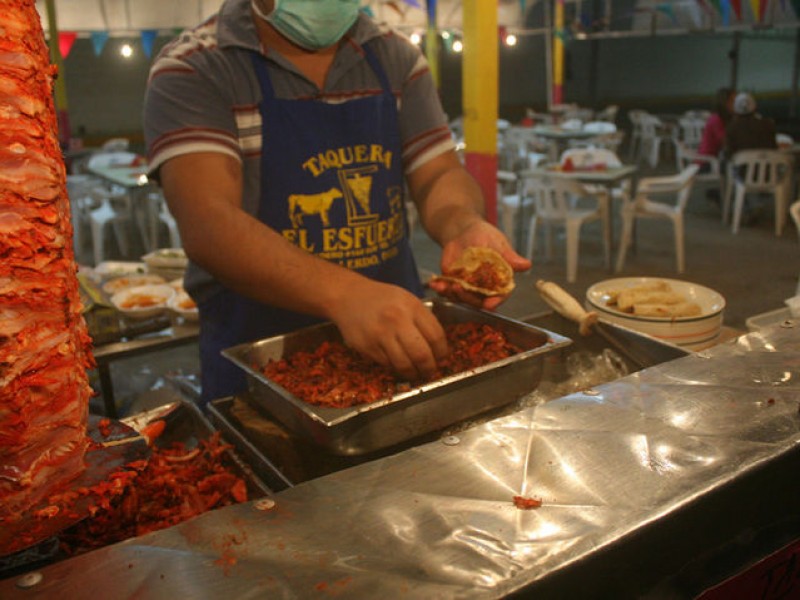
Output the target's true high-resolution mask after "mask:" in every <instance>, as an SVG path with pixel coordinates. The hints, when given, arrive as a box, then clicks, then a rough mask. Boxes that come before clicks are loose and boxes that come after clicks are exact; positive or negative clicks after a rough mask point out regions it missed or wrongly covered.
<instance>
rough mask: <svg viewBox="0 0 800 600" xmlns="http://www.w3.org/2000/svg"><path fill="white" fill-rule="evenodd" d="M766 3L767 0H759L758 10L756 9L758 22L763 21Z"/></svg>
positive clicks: (767, 2)
mask: <svg viewBox="0 0 800 600" xmlns="http://www.w3.org/2000/svg"><path fill="white" fill-rule="evenodd" d="M767 4H769V0H761V6H760V10H759V11H758V21H759V23H761V22H763V21H764V15H765V14H766V12H767Z"/></svg>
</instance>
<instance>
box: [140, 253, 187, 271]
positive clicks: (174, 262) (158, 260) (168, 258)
mask: <svg viewBox="0 0 800 600" xmlns="http://www.w3.org/2000/svg"><path fill="white" fill-rule="evenodd" d="M142 260H143V261H144V263H145V264H146V265H147V266H148V267H151V268H157V269H173V270H175V269H177V270H181V269H185V268H186V266H187V265H188V264H189V259H188V258H187V256H186V252H185V251H184V250H183V248H159V249H158V250H154V251H153V252H150V253H149V254H145V255H144V256H143V257H142Z"/></svg>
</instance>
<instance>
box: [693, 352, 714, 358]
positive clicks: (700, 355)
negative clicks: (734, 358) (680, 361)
mask: <svg viewBox="0 0 800 600" xmlns="http://www.w3.org/2000/svg"><path fill="white" fill-rule="evenodd" d="M694 355H695V356H696V357H697V358H711V353H710V352H709V351H708V350H702V351H700V352H695V353H694Z"/></svg>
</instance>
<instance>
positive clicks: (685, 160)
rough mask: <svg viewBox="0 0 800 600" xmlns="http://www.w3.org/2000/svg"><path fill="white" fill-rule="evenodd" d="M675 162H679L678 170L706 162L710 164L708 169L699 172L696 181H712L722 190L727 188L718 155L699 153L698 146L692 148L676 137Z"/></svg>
mask: <svg viewBox="0 0 800 600" xmlns="http://www.w3.org/2000/svg"><path fill="white" fill-rule="evenodd" d="M675 162H676V163H677V166H678V171H683V170H684V169H685V168H687V167H688V166H689V165H691V164H698V165H700V166H702V165H704V164H706V165H708V170H707V171H705V172H703V173H700V172H698V173H697V176H696V177H695V181H696V182H701V181H703V182H711V183H713V184H715V185H716V186H718V187H719V189H720V191H722V190H723V189H724V188H725V179H724V177H723V175H722V168H721V166H720V160H719V158H718V157H716V156H709V155H707V154H699V153H698V152H697V148H690V147H689V146H687V145H686V144H684V143H683V141H682V140H679V139H676V140H675Z"/></svg>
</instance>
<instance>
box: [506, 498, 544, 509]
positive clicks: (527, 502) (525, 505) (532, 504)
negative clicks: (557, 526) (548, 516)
mask: <svg viewBox="0 0 800 600" xmlns="http://www.w3.org/2000/svg"><path fill="white" fill-rule="evenodd" d="M513 500H514V506H516V507H517V508H521V509H522V510H531V509H532V508H539V507H540V506H541V505H542V501H541V500H539V499H537V498H527V497H526V496H514V499H513Z"/></svg>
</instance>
